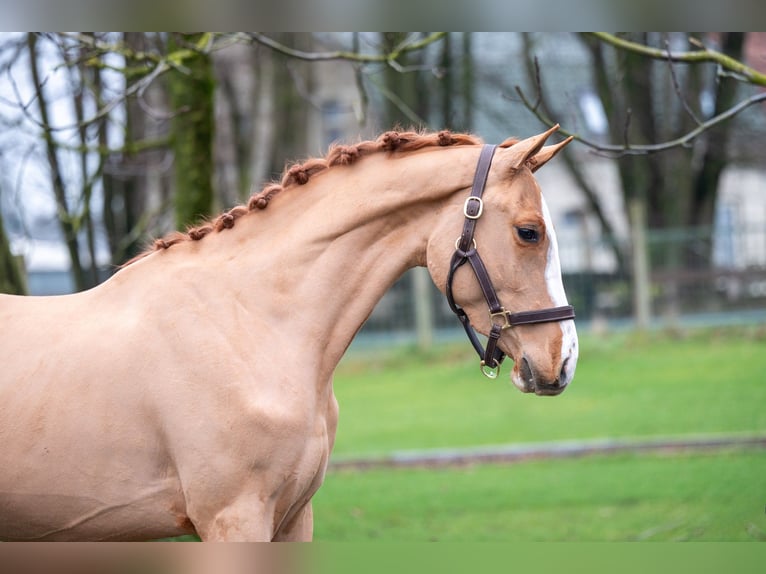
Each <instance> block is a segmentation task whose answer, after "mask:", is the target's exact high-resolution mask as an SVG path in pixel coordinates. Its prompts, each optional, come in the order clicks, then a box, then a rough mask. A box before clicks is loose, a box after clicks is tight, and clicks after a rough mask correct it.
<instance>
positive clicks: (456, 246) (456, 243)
mask: <svg viewBox="0 0 766 574" xmlns="http://www.w3.org/2000/svg"><path fill="white" fill-rule="evenodd" d="M461 239H463V236H462V235H461V236H460V237H458V238H457V239H456V240H455V249H456V250H459V249H460V240H461ZM471 241H472V242H473V250H474V251H476V249H477V247H476V238H475V237H474V238H473V239H471Z"/></svg>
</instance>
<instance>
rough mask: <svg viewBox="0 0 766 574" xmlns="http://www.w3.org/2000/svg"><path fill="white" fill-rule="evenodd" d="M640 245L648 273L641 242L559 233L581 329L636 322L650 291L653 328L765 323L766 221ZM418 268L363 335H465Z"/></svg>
mask: <svg viewBox="0 0 766 574" xmlns="http://www.w3.org/2000/svg"><path fill="white" fill-rule="evenodd" d="M641 243H643V246H644V247H643V250H644V251H643V255H644V256H645V258H646V262H647V270H646V274H645V277H643V278H642V277H640V276H637V273H636V265H635V263H636V259H637V255H640V251H639V249H637V248H636V243H635V241H631V240H630V239H622V240H615V239H612V238H607V237H600V238H596V239H591V240H590V241H583V240H582V239H581V238H568V237H561V236H560V237H559V246H560V252H561V260H562V265H563V279H564V287H565V289H566V292H567V296H568V298H569V301H570V303H571V304H572V305H574V307H575V309H576V312H577V317H578V325H580V326H581V328H583V327H584V328H589V327H591V326H593V327H596V326H600V327H603V326H604V325H606V326H607V327H608V326H610V325H611V326H614V327H616V328H621V327H624V326H635V325H636V324H637V323H636V308H637V306H638V305H640V303H637V293H638V292H645V293H646V294H647V295H646V297H647V302H646V304H647V307H648V308H647V310H646V312H647V314H648V318H647V319H648V323H649V326H657V325H660V326H683V325H685V324H690V323H695V324H710V325H712V324H734V323H742V322H748V323H753V322H762V323H766V224H764V225H760V226H751V227H749V228H746V227H742V228H738V229H733V228H730V229H722V228H721V227H720V226H715V227H711V228H697V229H669V230H663V231H653V232H649V233H648V234H647V235H646V237H645V238H644V239H643V240H642V241H641ZM616 250H619V252H620V253H621V254H622V258H623V260H624V263H623V265H620V264H619V263H618V261H619V259H618V257H617V256H616V255H615V253H616ZM418 273H425V270H422V269H420V270H412V271H410V272H408V273H407V274H405V275H404V276H403V277H402V278H401V279H400V280H399V281H398V282H397V283H396V284H395V285H394V286H393V287H392V288H391V290H390V291H389V292H388V293H387V294H386V295H385V296H384V297H383V299H382V300H381V301H380V303H379V304H378V306H377V307H376V308H375V310H374V311H373V313H372V315H371V316H370V318H369V320H368V321H367V323H366V324H365V326H364V327H363V329H362V331H361V333H360V335H359V338H360V340H362V341H366V342H372V341H377V340H381V339H382V340H386V341H390V340H398V341H416V340H420V341H422V342H426V343H427V342H428V341H429V340H431V339H434V338H436V339H444V338H452V337H457V336H460V335H461V333H462V328H461V327H460V325H459V323H458V322H457V319H456V318H455V316H454V315H453V314H452V312H451V311H450V309H449V307H448V305H447V302H446V300H445V298H444V296H443V295H442V294H441V293H440V292H439V291H438V290H437V289H436V287H434V286H433V285H432V284H430V285H429V287H428V289H427V290H425V293H424V294H423V293H421V295H419V296H416V295H415V293H416V284H417V283H418V278H417V274H418ZM639 274H640V273H639ZM429 283H430V282H429ZM421 291H422V288H421ZM418 306H427V309H428V311H429V312H428V313H426V314H425V315H427V316H428V317H429V323H428V324H426V325H423V324H422V318H421V325H420V326H418V320H417V316H418V313H417V310H418ZM424 331H425V333H424ZM419 332H420V333H419ZM418 333H419V334H418Z"/></svg>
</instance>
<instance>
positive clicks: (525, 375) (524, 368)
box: [519, 357, 535, 387]
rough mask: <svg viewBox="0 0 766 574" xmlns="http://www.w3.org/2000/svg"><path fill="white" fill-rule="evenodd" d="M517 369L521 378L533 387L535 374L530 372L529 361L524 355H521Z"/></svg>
mask: <svg viewBox="0 0 766 574" xmlns="http://www.w3.org/2000/svg"><path fill="white" fill-rule="evenodd" d="M519 371H520V372H521V378H522V380H523V381H524V382H525V383H526V384H528V385H529V386H532V387H533V386H534V383H535V376H534V374H533V373H532V366H531V365H530V364H529V361H528V360H527V358H526V357H522V359H521V367H520V368H519Z"/></svg>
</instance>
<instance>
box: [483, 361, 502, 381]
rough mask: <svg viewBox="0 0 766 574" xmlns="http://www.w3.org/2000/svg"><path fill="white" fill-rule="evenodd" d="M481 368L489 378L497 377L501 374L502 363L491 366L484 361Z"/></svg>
mask: <svg viewBox="0 0 766 574" xmlns="http://www.w3.org/2000/svg"><path fill="white" fill-rule="evenodd" d="M479 368H480V369H481V374H482V375H484V376H485V377H487V378H488V379H496V378H497V376H498V375H499V374H500V363H498V364H497V365H495V366H494V367H490V366H489V365H487V363H485V362H484V361H482V362H481V366H480V367H479Z"/></svg>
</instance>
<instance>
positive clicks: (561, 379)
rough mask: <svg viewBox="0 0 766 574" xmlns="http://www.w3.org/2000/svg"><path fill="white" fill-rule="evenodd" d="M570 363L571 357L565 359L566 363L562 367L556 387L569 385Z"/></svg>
mask: <svg viewBox="0 0 766 574" xmlns="http://www.w3.org/2000/svg"><path fill="white" fill-rule="evenodd" d="M568 363H569V357H567V358H566V359H564V363H563V364H562V365H561V371H560V372H559V378H558V379H557V380H556V386H560V385H561V384H566V383H567V377H568V375H567V364H568Z"/></svg>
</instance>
